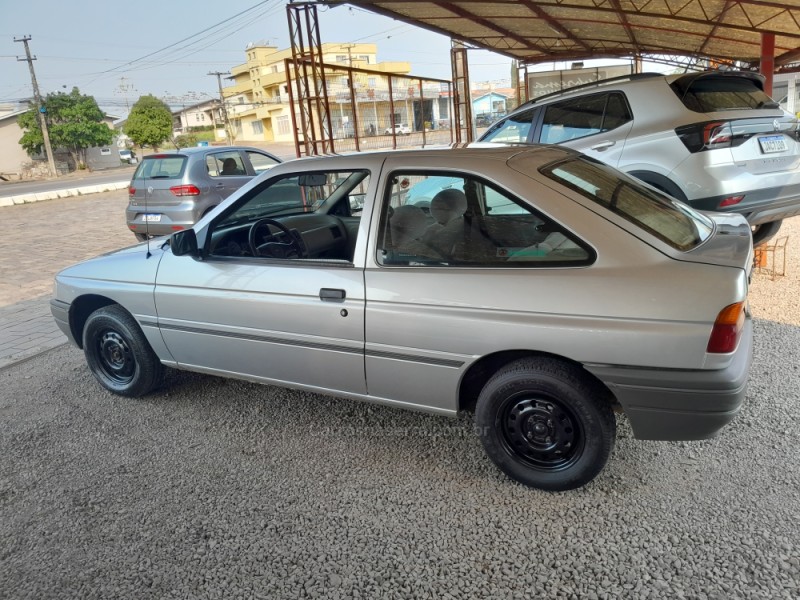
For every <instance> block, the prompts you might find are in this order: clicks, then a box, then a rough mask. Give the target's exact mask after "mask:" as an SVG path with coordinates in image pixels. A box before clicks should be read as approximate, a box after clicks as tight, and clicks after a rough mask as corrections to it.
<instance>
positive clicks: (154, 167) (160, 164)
mask: <svg viewBox="0 0 800 600" xmlns="http://www.w3.org/2000/svg"><path fill="white" fill-rule="evenodd" d="M185 164H186V157H185V156H180V155H177V154H175V155H161V156H158V157H156V158H150V157H147V156H146V157H144V159H143V160H142V162H141V163H139V166H138V167H137V168H136V172H135V173H134V174H133V178H134V179H178V178H180V177H182V176H183V167H184V165H185Z"/></svg>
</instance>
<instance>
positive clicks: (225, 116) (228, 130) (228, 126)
mask: <svg viewBox="0 0 800 600" xmlns="http://www.w3.org/2000/svg"><path fill="white" fill-rule="evenodd" d="M209 75H216V76H217V87H218V88H219V101H220V102H221V103H222V119H223V120H224V121H225V137H227V138H228V146H233V135H232V134H231V123H230V121H229V120H228V109H227V108H226V107H225V96H223V95H222V76H223V75H228V72H227V71H213V72H211V73H209Z"/></svg>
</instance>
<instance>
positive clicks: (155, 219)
mask: <svg viewBox="0 0 800 600" xmlns="http://www.w3.org/2000/svg"><path fill="white" fill-rule="evenodd" d="M160 220H161V215H145V216H144V222H145V223H158V222H159V221H160Z"/></svg>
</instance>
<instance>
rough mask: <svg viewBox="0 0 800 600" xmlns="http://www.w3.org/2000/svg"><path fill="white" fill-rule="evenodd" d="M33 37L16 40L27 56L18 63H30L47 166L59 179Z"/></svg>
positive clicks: (52, 174) (34, 97) (52, 175)
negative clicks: (31, 47)
mask: <svg viewBox="0 0 800 600" xmlns="http://www.w3.org/2000/svg"><path fill="white" fill-rule="evenodd" d="M30 39H31V36H29V35H26V36H23V37H22V38H20V39H17V38H14V41H15V42H22V43H23V44H24V45H25V56H26V57H27V58H20V57H19V56H18V57H17V61H19V62H22V61H25V62H27V63H28V68H29V69H30V71H31V84H32V85H33V99H34V101H35V102H36V112H37V113H38V114H39V125H40V126H41V128H42V138H44V152H45V154H46V155H47V164H48V165H49V168H50V176H51V177H57V176H58V171H56V161H55V159H54V158H53V148H52V147H51V146H50V132H49V131H48V130H47V119H46V117H45V108H44V105H43V104H42V96H41V94H39V84H38V83H36V73H35V72H34V70H33V61H35V60H36V57H35V56H31V49H30V48H29V47H28V42H29V41H30Z"/></svg>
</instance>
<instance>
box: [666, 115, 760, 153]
mask: <svg viewBox="0 0 800 600" xmlns="http://www.w3.org/2000/svg"><path fill="white" fill-rule="evenodd" d="M675 133H676V134H677V135H678V137H679V138H680V139H681V141H682V142H683V145H684V146H686V148H687V149H688V150H689V152H692V153H694V152H702V151H705V150H716V149H718V148H732V147H734V146H738V145H740V144H743V143H744V142H745V140H747V138H748V137H749V136H746V135H743V136H735V135H734V134H733V128H732V127H731V124H730V123H729V122H728V121H711V122H707V123H695V124H694V125H683V126H681V127H677V128H676V129H675Z"/></svg>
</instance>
